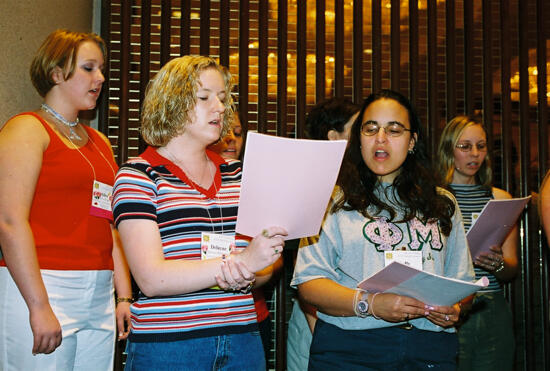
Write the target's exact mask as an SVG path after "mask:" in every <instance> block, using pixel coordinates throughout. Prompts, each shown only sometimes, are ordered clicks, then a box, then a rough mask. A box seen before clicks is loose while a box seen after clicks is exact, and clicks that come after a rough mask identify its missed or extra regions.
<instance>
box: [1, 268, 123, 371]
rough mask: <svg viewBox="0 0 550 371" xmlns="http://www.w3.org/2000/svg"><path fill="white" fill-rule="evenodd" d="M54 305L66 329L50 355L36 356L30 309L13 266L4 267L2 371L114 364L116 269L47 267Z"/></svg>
mask: <svg viewBox="0 0 550 371" xmlns="http://www.w3.org/2000/svg"><path fill="white" fill-rule="evenodd" d="M41 273H42V279H43V281H44V284H45V286H46V290H47V292H48V298H49V300H50V305H51V307H52V309H53V312H54V313H55V315H56V317H57V319H58V320H59V323H60V324H61V328H62V331H63V340H62V342H61V345H60V346H59V347H58V348H57V349H56V350H55V351H54V352H53V353H50V354H38V355H36V356H33V355H32V346H33V334H32V331H31V327H30V323H29V310H28V308H27V305H26V304H25V301H24V300H23V297H22V296H21V293H20V292H19V290H18V289H17V286H16V285H15V282H14V281H13V279H12V278H11V275H10V273H9V272H8V269H7V268H5V267H0V371H8V370H9V371H12V370H14V371H15V370H17V371H19V370H25V371H32V370H40V371H43V370H90V371H91V370H93V371H107V370H109V371H110V370H112V369H113V360H114V348H115V337H116V333H115V315H114V289H113V272H112V271H110V270H102V271H58V270H42V271H41Z"/></svg>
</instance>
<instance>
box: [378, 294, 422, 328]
mask: <svg viewBox="0 0 550 371" xmlns="http://www.w3.org/2000/svg"><path fill="white" fill-rule="evenodd" d="M369 309H370V312H371V314H372V315H373V316H375V317H376V318H381V319H383V320H385V321H388V322H403V321H408V320H411V319H415V318H419V317H425V316H427V315H428V314H429V312H428V311H427V310H426V305H425V304H424V303H423V302H421V301H419V300H416V299H413V298H410V297H408V296H402V295H397V294H390V293H384V294H382V293H380V294H373V295H372V296H371V298H370V303H369Z"/></svg>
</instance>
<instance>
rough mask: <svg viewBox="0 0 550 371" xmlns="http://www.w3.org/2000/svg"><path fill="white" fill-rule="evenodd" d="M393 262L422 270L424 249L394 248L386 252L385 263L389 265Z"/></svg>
mask: <svg viewBox="0 0 550 371" xmlns="http://www.w3.org/2000/svg"><path fill="white" fill-rule="evenodd" d="M393 262H398V263H401V264H405V265H408V266H409V267H412V268H415V269H418V270H422V251H410V250H394V251H386V252H384V265H385V266H388V265H389V264H391V263H393Z"/></svg>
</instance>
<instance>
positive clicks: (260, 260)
mask: <svg viewBox="0 0 550 371" xmlns="http://www.w3.org/2000/svg"><path fill="white" fill-rule="evenodd" d="M287 235H288V233H287V231H286V230H285V229H284V228H281V227H269V228H266V229H264V230H263V231H262V233H260V234H259V235H257V236H256V237H254V238H253V239H252V241H250V244H249V245H248V247H247V248H246V249H244V251H242V252H241V253H239V254H235V257H236V258H237V259H240V260H242V261H243V262H244V264H245V265H246V267H247V268H248V269H249V270H250V271H252V272H258V271H261V270H262V269H264V268H266V267H268V266H270V265H272V264H273V263H275V262H276V261H277V259H279V258H280V257H281V253H282V252H283V248H284V246H285V240H284V238H283V237H284V236H287Z"/></svg>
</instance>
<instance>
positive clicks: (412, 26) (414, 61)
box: [373, 1, 419, 107]
mask: <svg viewBox="0 0 550 371" xmlns="http://www.w3.org/2000/svg"><path fill="white" fill-rule="evenodd" d="M373 54H374V53H373ZM418 59H419V55H418V3H417V2H416V1H409V70H410V71H409V76H410V81H409V99H410V101H411V103H412V104H413V106H414V107H418Z"/></svg>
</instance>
